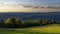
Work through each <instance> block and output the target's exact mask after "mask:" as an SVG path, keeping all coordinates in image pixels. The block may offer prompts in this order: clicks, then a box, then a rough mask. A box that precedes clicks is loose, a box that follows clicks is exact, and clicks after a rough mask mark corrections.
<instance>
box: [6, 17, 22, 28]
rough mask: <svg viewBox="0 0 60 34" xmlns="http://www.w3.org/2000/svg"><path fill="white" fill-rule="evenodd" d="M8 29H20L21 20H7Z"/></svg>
mask: <svg viewBox="0 0 60 34" xmlns="http://www.w3.org/2000/svg"><path fill="white" fill-rule="evenodd" d="M6 24H7V27H12V28H13V27H14V28H17V27H20V26H21V20H20V19H19V18H9V19H7V20H6Z"/></svg>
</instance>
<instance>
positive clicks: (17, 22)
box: [15, 18, 22, 27]
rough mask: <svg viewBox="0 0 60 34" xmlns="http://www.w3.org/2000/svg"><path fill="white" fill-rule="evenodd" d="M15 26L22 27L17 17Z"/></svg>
mask: <svg viewBox="0 0 60 34" xmlns="http://www.w3.org/2000/svg"><path fill="white" fill-rule="evenodd" d="M15 23H16V27H22V22H21V20H20V19H19V18H16V19H15Z"/></svg>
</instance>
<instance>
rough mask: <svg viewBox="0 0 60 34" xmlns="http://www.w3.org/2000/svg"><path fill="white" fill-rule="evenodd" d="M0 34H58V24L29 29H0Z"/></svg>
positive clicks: (59, 29)
mask: <svg viewBox="0 0 60 34" xmlns="http://www.w3.org/2000/svg"><path fill="white" fill-rule="evenodd" d="M0 34H60V24H50V25H45V26H41V27H40V26H38V27H30V28H14V29H12V28H0Z"/></svg>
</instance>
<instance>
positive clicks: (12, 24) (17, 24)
mask: <svg viewBox="0 0 60 34" xmlns="http://www.w3.org/2000/svg"><path fill="white" fill-rule="evenodd" d="M53 23H56V21H55V20H30V21H21V19H19V18H8V19H7V20H6V21H3V20H0V28H25V27H32V26H42V25H48V24H53Z"/></svg>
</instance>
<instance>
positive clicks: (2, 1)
mask: <svg viewBox="0 0 60 34" xmlns="http://www.w3.org/2000/svg"><path fill="white" fill-rule="evenodd" d="M20 4H25V5H31V6H53V7H60V0H0V12H10V11H11V12H13V11H15V12H16V11H18V12H19V11H20V12H21V11H22V12H33V11H42V10H44V11H50V10H52V9H44V8H43V9H41V8H37V9H36V8H24V7H22V6H20ZM53 10H54V9H53ZM56 10H58V11H59V10H60V9H58V8H57V9H55V11H56Z"/></svg>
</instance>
